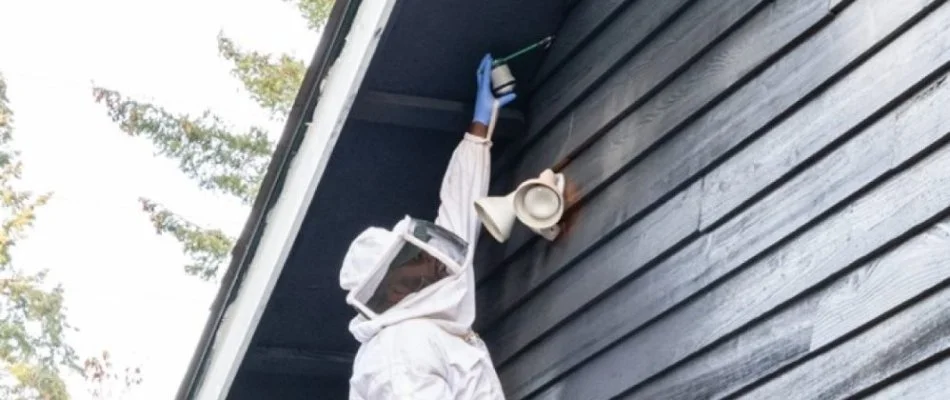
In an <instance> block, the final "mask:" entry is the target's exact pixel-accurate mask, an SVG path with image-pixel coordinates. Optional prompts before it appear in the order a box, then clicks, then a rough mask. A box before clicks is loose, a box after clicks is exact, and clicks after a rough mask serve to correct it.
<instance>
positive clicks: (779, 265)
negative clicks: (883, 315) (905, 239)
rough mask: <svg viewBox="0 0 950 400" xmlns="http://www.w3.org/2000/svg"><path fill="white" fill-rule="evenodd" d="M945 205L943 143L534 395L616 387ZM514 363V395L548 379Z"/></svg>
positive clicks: (673, 360) (712, 338)
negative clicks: (521, 377) (517, 378)
mask: <svg viewBox="0 0 950 400" xmlns="http://www.w3.org/2000/svg"><path fill="white" fill-rule="evenodd" d="M948 210H950V147H944V148H941V149H940V151H938V152H937V153H935V154H932V155H931V156H929V157H927V158H925V159H924V160H922V161H921V162H920V163H919V164H916V165H914V166H913V167H911V168H909V169H908V170H906V171H903V172H902V173H901V174H900V175H899V176H897V177H895V178H894V179H892V180H889V181H887V182H885V183H884V184H883V185H881V186H880V187H878V188H876V189H875V190H874V191H873V192H872V193H871V194H870V195H869V196H868V197H865V198H861V199H859V200H858V201H856V202H855V203H853V204H851V205H849V207H848V208H846V209H844V210H842V211H841V212H840V213H837V214H835V215H833V216H832V217H831V218H829V219H828V220H826V221H823V222H822V223H821V224H819V225H818V226H816V227H815V228H814V229H811V230H809V231H806V232H804V233H803V234H802V235H801V236H798V237H796V238H795V239H794V240H792V241H790V242H789V243H788V244H787V245H785V246H784V247H781V248H779V249H778V250H777V251H775V252H772V253H770V254H768V255H767V256H766V257H764V258H762V259H760V260H758V261H757V262H755V263H754V264H753V265H751V266H750V267H749V268H746V269H744V270H742V271H741V272H740V273H738V274H736V275H735V276H734V277H732V278H731V279H729V280H726V281H725V282H723V283H722V285H720V286H718V287H716V288H714V289H713V290H711V291H708V292H705V293H702V294H701V295H700V296H697V297H696V298H695V299H694V300H693V301H691V302H689V303H688V304H686V305H685V306H684V307H682V308H680V309H679V310H678V311H677V312H675V313H672V314H669V315H668V317H667V318H662V319H660V320H658V321H657V322H655V323H653V324H651V325H648V326H647V327H646V328H645V329H643V330H642V331H640V332H638V333H637V334H635V335H633V336H630V337H628V338H626V339H624V340H622V341H620V342H619V343H618V344H617V345H616V346H614V347H612V348H611V349H610V351H608V352H604V353H601V354H599V355H598V356H597V357H595V358H593V359H592V360H591V361H590V362H588V363H587V364H585V366H584V368H580V369H576V370H574V371H573V373H571V374H568V375H567V376H565V377H563V378H562V379H560V380H559V381H557V382H556V383H555V384H554V385H552V386H550V387H548V388H546V389H545V390H544V391H543V392H542V393H540V394H539V395H538V396H537V398H558V397H557V396H563V397H560V398H572V399H573V398H578V399H591V400H594V399H603V398H609V397H612V396H616V395H618V394H621V393H623V392H625V391H627V390H629V389H631V388H633V387H634V386H635V385H637V384H639V383H641V382H643V381H645V380H647V379H649V378H651V377H653V376H655V375H656V374H658V373H661V372H663V371H664V370H666V369H668V368H669V367H671V366H673V365H675V364H677V363H679V362H681V361H683V359H685V358H686V357H689V356H691V355H693V354H694V353H696V352H698V351H701V350H703V349H704V348H706V347H707V346H709V345H711V344H714V343H716V342H717V341H720V340H722V339H723V338H725V337H726V336H727V335H731V334H733V333H734V332H736V331H737V330H739V329H742V328H743V327H745V326H746V325H748V324H749V323H750V322H752V321H755V320H756V319H758V318H761V317H762V316H763V315H766V314H768V313H770V312H771V311H772V310H774V309H775V308H776V307H779V306H782V305H783V304H785V303H787V302H788V301H790V300H793V299H794V298H795V297H797V296H799V295H800V294H802V293H803V292H804V291H806V290H809V289H811V288H812V287H814V286H816V285H820V284H822V283H823V282H824V281H826V280H827V279H829V278H831V277H834V276H835V274H837V273H839V272H840V271H841V270H842V269H844V268H847V267H848V266H850V265H853V264H855V263H859V262H862V261H863V260H865V259H866V258H867V257H868V255H869V254H873V253H874V252H877V251H880V249H882V248H885V247H886V246H887V245H888V244H890V243H891V242H892V241H893V240H894V238H895V236H901V235H902V234H903V233H905V232H908V231H912V230H915V229H919V227H920V226H921V225H925V224H927V223H928V222H930V221H932V220H933V219H934V218H938V217H941V216H945V215H946V214H947V212H948ZM548 351H559V349H548ZM631 360H648V361H647V362H643V363H632V362H631ZM512 367H514V369H513V370H509V371H506V372H505V373H504V374H503V375H502V377H503V382H504V383H505V384H506V385H507V386H506V387H507V388H510V389H509V391H510V392H511V393H512V395H511V396H510V397H512V398H522V397H523V396H524V395H525V394H529V393H530V392H531V391H532V390H531V389H532V388H533V387H536V385H538V384H543V383H547V380H546V379H542V378H541V377H538V376H535V377H532V378H530V379H528V380H522V381H520V382H523V383H522V384H521V385H512V384H513V383H514V382H512V381H511V378H513V377H515V376H517V375H518V373H519V371H531V370H521V369H518V368H516V367H515V364H512ZM555 367H556V368H560V367H561V365H556V366H555ZM549 371H550V369H549ZM529 373H530V372H529ZM590 382H597V383H598V384H597V385H590V384H589V383H590Z"/></svg>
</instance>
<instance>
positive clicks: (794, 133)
mask: <svg viewBox="0 0 950 400" xmlns="http://www.w3.org/2000/svg"><path fill="white" fill-rule="evenodd" d="M946 8H947V7H944V8H942V9H940V10H937V11H935V12H934V13H933V14H931V15H930V16H928V17H927V18H926V19H924V20H923V21H921V22H920V23H919V24H918V25H917V26H915V27H914V28H913V29H911V30H909V31H907V32H906V33H904V34H903V35H901V36H900V37H899V38H897V39H896V40H895V41H894V42H892V43H891V44H889V45H888V46H887V47H886V48H884V49H882V50H881V51H880V52H879V53H878V54H876V55H875V56H874V57H873V58H871V59H870V60H868V61H867V62H865V63H864V64H862V65H861V66H860V67H858V68H857V69H855V70H854V71H853V72H852V73H850V74H848V75H847V76H845V77H844V78H842V79H841V81H839V82H837V83H835V84H834V86H832V87H831V88H829V89H828V90H826V91H825V92H823V93H822V94H820V95H819V96H818V97H817V98H815V99H814V100H812V101H810V102H808V104H806V105H805V106H804V107H802V108H801V109H800V110H798V111H797V112H796V113H795V114H793V115H792V116H790V117H788V118H787V119H785V120H783V121H782V122H781V123H779V124H778V125H777V126H775V127H774V128H772V129H771V130H769V132H768V134H767V135H764V136H763V137H761V138H759V139H757V140H755V141H754V142H752V143H751V144H750V145H749V146H748V147H747V148H746V149H744V150H743V151H742V152H740V153H739V154H736V155H735V156H733V157H731V158H730V159H728V160H726V162H724V163H723V164H722V165H720V166H719V167H718V168H716V169H715V170H713V171H712V172H710V173H709V174H708V175H707V176H706V177H705V178H704V180H705V184H706V188H707V191H706V196H704V199H703V212H702V218H703V221H702V229H704V230H705V229H707V228H708V227H709V226H711V225H714V224H716V223H718V222H719V221H721V220H722V219H723V218H725V217H726V216H727V215H729V213H733V212H735V210H737V209H740V205H742V204H744V203H745V202H747V201H749V200H750V199H753V198H755V197H756V196H758V195H759V194H760V193H762V192H764V191H766V190H767V189H768V188H769V187H770V186H774V185H775V184H776V183H777V182H782V181H784V180H785V178H786V177H787V176H788V175H789V174H791V173H794V172H795V170H796V167H798V166H799V165H800V164H801V163H803V162H805V161H806V160H808V159H810V158H812V157H814V156H815V155H816V154H821V152H822V151H823V150H825V149H827V148H828V147H829V145H830V144H833V143H834V142H835V141H837V140H839V139H842V138H847V137H849V135H843V136H842V135H841V134H842V133H850V132H853V131H855V130H857V129H856V128H860V127H861V125H862V123H863V122H864V121H866V120H867V119H868V118H869V117H871V116H873V115H875V114H877V113H880V112H884V111H886V110H888V108H889V106H891V105H893V104H895V103H898V102H900V101H902V100H903V98H904V94H905V93H906V92H908V91H909V88H911V87H913V86H914V85H917V84H918V83H919V82H922V81H924V82H925V81H926V77H927V76H929V75H930V74H933V73H934V72H935V71H939V70H940V69H944V68H946V66H947V64H948V63H950V25H948V24H947V23H946V21H947V19H950V10H946Z"/></svg>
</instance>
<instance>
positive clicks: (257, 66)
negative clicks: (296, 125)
mask: <svg viewBox="0 0 950 400" xmlns="http://www.w3.org/2000/svg"><path fill="white" fill-rule="evenodd" d="M218 53H219V54H220V55H221V57H224V59H226V60H228V61H230V62H231V63H232V64H233V66H232V67H231V73H232V74H233V75H234V76H235V77H237V78H238V79H239V80H241V83H243V84H244V87H245V88H246V89H247V91H248V92H250V93H251V98H252V99H254V101H256V102H257V104H259V105H260V106H261V107H263V108H264V109H267V110H269V111H270V112H271V116H273V117H279V118H283V117H284V116H285V115H287V113H288V112H290V108H291V107H292V106H293V105H294V98H295V97H296V96H297V91H298V90H299V89H300V82H302V81H303V76H304V73H306V72H307V67H306V66H305V65H304V63H303V61H300V60H296V59H294V58H293V57H291V56H289V55H287V54H281V55H279V56H274V55H270V54H264V53H261V52H257V51H244V50H243V49H241V48H240V47H238V46H237V45H235V44H234V41H232V40H231V39H229V38H227V37H225V36H224V33H220V34H218Z"/></svg>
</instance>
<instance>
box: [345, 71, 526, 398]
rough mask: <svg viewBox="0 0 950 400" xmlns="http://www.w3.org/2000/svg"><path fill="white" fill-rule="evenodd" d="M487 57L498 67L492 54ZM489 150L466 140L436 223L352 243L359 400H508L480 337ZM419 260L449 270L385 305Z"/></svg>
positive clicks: (349, 279)
mask: <svg viewBox="0 0 950 400" xmlns="http://www.w3.org/2000/svg"><path fill="white" fill-rule="evenodd" d="M486 58H487V59H488V61H487V63H488V67H489V68H488V69H490V62H491V59H490V56H486ZM485 66H486V61H485V60H484V59H483V61H482V67H481V68H480V69H479V86H480V91H482V92H480V94H479V96H480V97H484V92H483V89H484V88H485V87H486V83H488V84H490V81H489V80H488V79H487V78H485V76H486V75H487V74H486V73H485V72H487V69H486V68H485ZM489 93H490V92H489ZM511 99H513V96H511V97H509V98H505V99H504V100H506V101H510V100H511ZM491 100H492V101H495V99H494V97H492V98H491ZM495 104H496V107H497V105H498V103H495ZM496 111H497V109H496ZM481 114H484V112H481ZM478 115H479V111H478V106H476V117H477V116H478ZM483 119H484V117H482V118H476V119H475V120H476V121H479V120H483ZM489 125H493V124H489ZM489 130H491V128H489ZM490 148H491V139H490V135H489V137H488V138H487V139H486V138H481V137H478V136H475V135H473V134H471V133H465V135H464V137H463V139H462V141H461V143H459V145H458V146H457V147H456V149H455V151H454V152H453V154H452V157H451V160H450V161H449V165H448V168H447V170H446V172H445V175H444V177H443V180H442V187H441V191H440V200H441V204H440V206H439V209H438V214H437V217H436V220H435V221H434V225H433V224H426V223H425V222H423V221H418V220H415V219H413V218H411V217H409V216H407V217H406V218H405V219H403V220H402V221H400V222H399V223H398V224H396V226H395V227H393V229H391V230H387V229H383V228H377V227H371V228H368V229H366V230H365V231H363V232H362V233H361V234H360V235H359V236H358V237H357V238H356V239H355V240H354V241H353V242H352V244H351V245H350V248H349V250H348V251H347V254H346V256H345V258H344V261H343V266H342V269H341V272H340V285H341V287H342V288H343V289H344V290H346V291H347V292H348V294H347V303H349V304H350V305H352V306H354V308H356V309H357V310H358V311H359V313H358V315H357V316H356V317H355V318H354V319H353V320H352V321H351V322H350V327H349V329H350V332H351V333H352V334H353V336H354V337H355V338H356V339H357V340H358V341H359V342H360V343H361V346H360V349H359V351H358V353H357V355H356V358H355V361H354V364H353V374H352V377H351V379H350V399H351V400H357V399H359V400H364V399H365V400H385V399H433V400H434V399H439V400H451V399H458V400H469V399H490V400H494V399H504V394H503V393H502V389H501V384H500V383H499V380H498V376H497V374H496V372H495V370H494V367H493V364H492V360H491V358H490V356H489V353H488V350H487V349H486V347H485V344H484V343H483V342H482V340H481V339H480V338H479V337H478V336H477V335H476V334H475V333H474V332H473V330H472V323H473V322H474V320H475V273H474V271H473V267H472V264H473V255H474V253H475V252H474V249H475V244H476V243H477V241H478V235H479V232H480V230H481V226H480V222H479V219H478V216H477V214H476V212H475V208H474V202H475V200H476V199H478V198H480V197H483V196H485V195H486V194H487V192H488V184H489V173H490V162H491V160H490ZM419 254H422V255H428V254H431V256H432V257H430V258H428V259H427V260H429V264H426V262H425V261H419V264H416V265H420V266H421V267H420V268H428V267H433V268H435V269H437V270H438V271H440V273H438V274H436V275H434V276H436V278H432V279H419V280H417V281H411V280H410V281H409V282H408V283H405V285H407V286H405V288H404V289H402V290H404V291H405V293H408V294H405V293H403V295H404V296H403V295H400V294H399V290H395V295H396V296H397V297H396V298H397V299H398V300H396V301H395V303H394V304H390V303H392V302H390V303H386V300H385V298H386V295H385V293H383V292H385V289H386V287H387V286H386V285H387V283H386V282H394V283H392V284H393V285H396V284H398V283H399V282H403V281H401V280H399V279H401V278H399V277H398V276H396V275H395V274H396V272H393V271H399V269H398V268H399V267H398V265H405V264H404V263H405V262H406V260H407V259H413V260H417V259H418V258H413V257H418V255H419ZM397 264H398V265H397ZM412 277H416V276H412ZM416 278H418V277H416ZM381 293H383V294H381ZM392 294H393V293H392V292H391V293H390V295H392Z"/></svg>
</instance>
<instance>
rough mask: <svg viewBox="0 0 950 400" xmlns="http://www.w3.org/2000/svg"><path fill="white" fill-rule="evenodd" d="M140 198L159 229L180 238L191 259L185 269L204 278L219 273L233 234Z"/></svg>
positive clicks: (231, 242)
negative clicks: (186, 218) (211, 227)
mask: <svg viewBox="0 0 950 400" xmlns="http://www.w3.org/2000/svg"><path fill="white" fill-rule="evenodd" d="M139 202H140V203H141V204H142V210H144V211H145V212H147V213H148V214H149V217H150V219H151V220H152V225H153V226H154V227H155V230H156V232H158V233H159V234H170V235H172V237H174V238H175V239H177V240H178V241H179V242H181V244H182V246H183V247H184V251H185V254H186V255H188V256H189V257H190V258H191V260H192V262H191V263H190V264H188V265H186V266H185V271H186V272H188V273H189V274H191V275H195V276H198V277H200V278H202V279H205V280H209V279H212V278H214V277H215V276H216V275H217V272H218V269H219V267H220V266H221V265H224V263H225V262H226V261H227V260H228V252H230V251H231V246H233V245H234V239H233V238H231V237H229V236H228V235H226V234H225V233H224V232H222V231H221V230H219V229H206V228H202V227H201V226H199V225H197V224H195V223H192V222H189V221H187V220H185V219H184V218H182V217H181V216H179V215H177V214H175V213H173V212H171V211H169V210H168V209H166V208H165V207H162V206H161V205H159V204H158V203H156V202H154V201H152V200H149V199H145V198H140V199H139Z"/></svg>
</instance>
